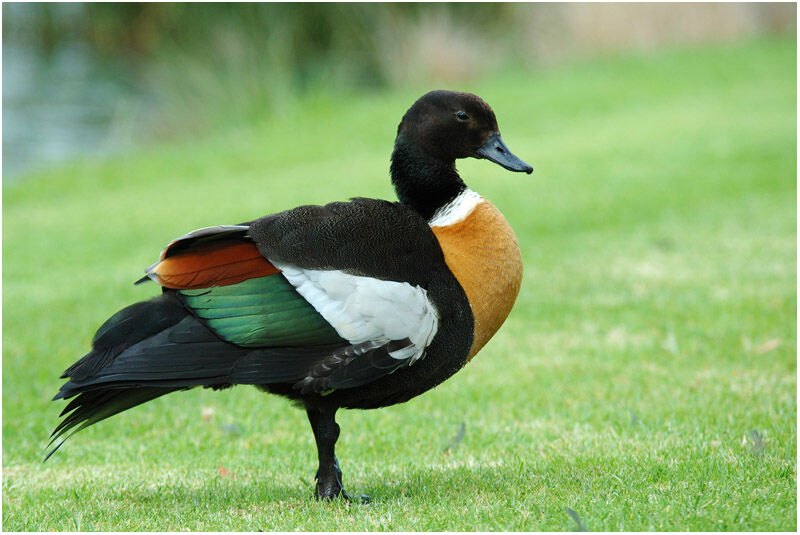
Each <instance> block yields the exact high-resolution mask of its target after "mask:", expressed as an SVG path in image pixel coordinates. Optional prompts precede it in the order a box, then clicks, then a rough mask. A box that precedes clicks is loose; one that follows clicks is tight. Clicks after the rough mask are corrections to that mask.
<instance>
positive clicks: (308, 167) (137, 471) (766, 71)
mask: <svg viewBox="0 0 800 535" xmlns="http://www.w3.org/2000/svg"><path fill="white" fill-rule="evenodd" d="M795 66H796V53H795V41H794V39H785V40H776V41H758V42H750V43H742V44H738V45H726V46H717V47H706V48H697V49H682V50H673V51H667V52H662V53H658V54H653V55H647V56H619V57H607V58H602V59H598V60H594V61H588V60H587V61H585V62H579V63H575V64H572V65H568V66H565V67H561V68H558V69H552V70H546V71H541V72H538V71H537V72H532V73H530V72H529V73H522V72H517V73H508V74H506V75H504V76H498V77H496V78H493V79H491V80H486V81H484V82H482V83H480V84H477V85H475V86H474V87H469V88H465V89H468V90H472V91H474V92H476V93H478V94H480V95H482V96H484V98H486V99H487V101H488V102H490V103H491V104H492V105H493V107H494V109H495V112H496V113H497V116H498V119H499V123H500V126H501V129H502V132H503V136H504V139H505V141H506V142H507V143H508V145H509V147H510V148H511V150H513V151H514V152H515V153H516V154H517V155H518V156H520V157H521V158H523V159H525V160H527V161H529V162H530V163H532V164H533V166H534V168H535V172H534V174H533V175H532V176H526V175H518V174H510V173H507V172H505V171H503V170H502V169H500V168H499V167H497V166H494V165H491V164H490V163H488V162H485V161H475V160H470V161H464V162H460V164H459V169H460V170H461V172H462V175H463V176H464V177H465V179H466V181H467V183H468V184H469V185H470V186H471V187H472V188H473V189H475V190H476V191H479V192H481V193H482V194H483V195H484V196H486V197H488V198H490V199H491V200H492V201H493V202H494V203H495V204H496V205H497V206H498V207H499V208H500V209H501V210H502V211H503V212H504V213H505V214H506V216H507V217H508V219H509V221H510V222H511V224H512V226H513V227H514V228H515V230H516V232H517V236H518V237H519V241H520V246H521V248H522V254H523V260H524V262H525V270H526V271H525V279H524V282H523V287H522V291H521V294H520V296H519V300H518V302H517V305H516V308H515V309H514V311H513V312H512V314H511V316H510V318H509V320H508V321H507V323H506V324H505V326H504V327H503V329H501V331H500V332H499V333H498V335H497V336H496V337H495V339H494V340H493V341H492V342H491V343H490V344H489V345H488V346H487V347H486V348H485V349H484V350H483V351H482V352H481V354H480V355H479V356H478V357H477V358H476V359H475V360H474V361H473V362H472V363H471V364H470V365H469V366H467V368H466V369H464V370H462V371H461V372H460V373H459V374H457V375H456V376H455V377H454V378H452V379H451V380H449V381H448V382H446V383H445V384H443V385H441V386H440V387H438V388H437V389H435V390H434V391H432V392H429V393H427V394H425V395H423V396H421V397H419V398H417V399H415V400H412V401H411V402H409V403H406V404H404V405H401V406H397V407H391V408H387V409H383V410H380V411H368V412H355V411H351V412H347V411H341V412H340V414H339V418H338V419H339V423H340V424H341V426H342V436H341V439H340V441H339V446H338V451H337V453H338V454H339V459H340V461H341V463H342V468H343V471H344V478H345V484H346V486H347V487H348V488H349V490H350V491H352V492H355V493H365V494H369V495H371V496H372V497H373V499H374V501H373V503H372V504H371V505H369V506H357V505H348V504H346V503H322V504H321V503H317V502H315V501H314V500H312V499H310V498H311V494H312V490H313V471H314V469H315V448H314V446H313V439H312V435H311V431H310V428H309V426H308V424H307V422H306V419H305V415H304V414H303V412H302V411H299V410H297V409H295V408H293V407H292V406H291V405H290V404H289V403H287V402H286V401H285V400H283V399H281V398H277V397H271V396H267V395H264V394H261V393H259V392H257V391H256V390H255V389H252V388H245V387H240V388H236V389H233V390H231V391H225V392H211V391H205V390H193V391H190V392H184V393H178V394H173V395H170V396H168V397H166V398H162V399H160V400H157V401H155V402H152V403H149V404H147V405H145V406H142V407H139V408H136V409H134V410H132V411H130V412H128V413H125V414H122V415H119V416H117V417H114V418H113V419H111V420H108V421H106V422H103V423H101V424H99V425H97V426H95V427H93V428H90V429H88V430H86V431H84V432H82V433H80V434H78V435H76V436H75V437H73V438H72V439H71V440H70V441H69V442H68V443H67V444H66V445H65V447H64V448H63V449H62V451H60V452H59V453H58V454H56V455H55V456H54V457H53V458H52V459H51V460H50V461H48V462H47V463H46V464H42V463H41V459H42V453H43V450H44V446H45V444H46V442H47V435H48V434H49V431H50V430H51V429H52V428H53V426H54V424H55V423H56V421H57V414H58V412H59V411H60V409H61V408H62V406H63V403H50V402H49V399H50V397H51V396H52V395H53V394H54V393H55V392H56V391H57V389H58V387H59V385H60V381H59V379H58V375H59V374H60V372H61V371H62V370H63V369H64V368H65V367H66V366H67V365H68V364H70V363H71V362H73V361H74V360H75V359H76V358H77V357H79V356H81V355H82V354H83V353H84V352H85V350H86V348H87V347H88V343H89V341H90V339H91V336H92V334H93V332H94V330H95V329H96V328H97V327H98V326H99V325H100V324H101V323H102V321H103V320H105V318H106V317H108V316H109V315H110V314H111V313H113V312H115V311H116V310H118V309H119V308H121V307H123V306H125V305H126V304H128V303H130V302H132V301H134V300H140V299H144V298H147V297H148V296H150V295H153V294H154V293H155V292H156V291H157V290H156V288H155V287H154V286H152V285H143V286H136V287H134V286H132V285H131V282H132V281H134V280H135V279H137V278H138V277H139V276H140V275H141V273H142V269H143V268H144V267H145V266H147V265H149V264H150V263H151V262H152V261H153V260H154V259H155V258H156V256H157V254H158V252H159V251H160V249H161V248H162V247H163V246H164V245H165V244H166V243H167V242H168V241H169V240H170V239H172V238H174V237H176V236H178V235H180V234H182V233H184V232H185V231H187V230H190V229H193V228H197V227H202V226H208V225H214V224H220V223H237V222H240V221H244V220H248V219H251V218H255V217H258V216H260V215H263V214H266V213H270V212H273V211H277V210H281V209H285V208H289V207H292V206H295V205H298V204H302V203H321V202H326V201H330V200H336V199H345V198H348V197H350V196H355V195H362V196H379V197H384V198H393V193H392V191H391V189H390V186H389V184H388V179H387V177H388V157H389V153H390V150H391V144H392V141H393V136H394V132H395V126H396V124H397V122H398V121H399V119H400V117H401V115H402V113H403V112H404V111H405V109H406V108H407V107H408V106H409V105H410V103H411V102H412V101H413V100H414V99H415V98H416V97H417V96H418V95H419V94H421V92H422V91H423V90H424V89H425V88H418V89H416V90H411V89H408V90H403V91H397V92H393V93H390V94H384V95H380V96H371V97H356V96H351V97H347V98H346V99H345V100H344V101H343V102H338V101H336V100H334V99H331V98H323V97H319V98H317V99H316V100H311V101H308V102H306V103H305V104H304V105H303V106H301V107H300V108H299V110H298V111H297V112H292V113H291V114H289V115H287V116H284V117H281V118H279V119H276V120H274V121H272V122H270V123H269V124H261V125H258V126H254V127H252V128H250V129H239V130H232V131H224V132H219V133H218V134H216V135H214V136H213V137H208V138H205V139H204V140H202V141H197V142H192V143H183V144H173V145H171V146H165V147H163V148H150V149H147V150H141V151H139V152H137V153H135V154H130V155H123V156H119V157H114V158H110V159H108V160H106V161H85V162H74V163H71V164H69V165H65V166H62V167H59V168H55V169H52V170H50V171H47V172H41V173H39V174H37V175H36V176H31V177H29V178H28V179H26V180H24V181H22V182H20V183H18V184H14V185H10V186H8V187H6V188H4V190H3V195H4V199H3V258H4V262H3V312H4V315H3V528H4V529H5V530H132V529H136V530H156V531H159V530H168V531H169V530H186V529H191V530H245V531H251V530H309V531H315V530H396V531H404V530H572V529H578V528H579V527H585V528H588V529H591V530H631V531H636V530H781V531H783V530H786V531H794V530H796V528H797V522H796V501H797V490H796V481H797V479H796V478H797V474H796V451H797V428H796V421H797V420H796V415H797V401H796V399H797V398H796V392H797V391H796V388H797V384H796V359H795V355H796V347H797V333H796V299H797V289H796V273H797V265H796V252H797V248H796V223H797V214H796V199H797V190H796V182H795V179H796V166H797V161H796V115H797V113H796V104H795V103H796V100H795V98H796V97H795V96H796V78H795ZM204 411H205V412H204ZM204 415H205V417H204ZM462 423H464V425H465V435H464V438H463V441H461V442H460V443H459V444H458V445H457V447H455V448H454V449H450V450H447V451H445V449H446V447H447V445H448V444H449V443H450V442H451V441H452V440H453V438H454V437H455V436H456V435H457V434H458V432H459V429H460V427H461V424H462ZM220 467H222V468H223V469H224V470H221V469H220Z"/></svg>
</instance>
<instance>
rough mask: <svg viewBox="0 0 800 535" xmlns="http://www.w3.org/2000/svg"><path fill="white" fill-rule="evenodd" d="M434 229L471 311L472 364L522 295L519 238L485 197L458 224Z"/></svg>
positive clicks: (448, 265) (433, 227)
mask: <svg viewBox="0 0 800 535" xmlns="http://www.w3.org/2000/svg"><path fill="white" fill-rule="evenodd" d="M431 230H432V231H433V233H434V235H436V238H437V239H438V240H439V245H440V246H441V248H442V252H443V253H444V259H445V262H446V263H447V267H449V268H450V271H452V272H453V275H455V277H456V279H457V280H458V282H459V284H461V287H462V288H463V289H464V292H465V293H466V294H467V299H468V300H469V302H470V306H471V307H472V314H473V316H474V318H475V331H474V337H473V341H472V347H471V348H470V351H469V355H468V356H467V360H471V359H472V357H473V356H475V354H476V353H477V352H478V351H479V350H480V349H481V348H482V347H483V346H484V345H485V344H486V342H488V341H489V339H490V338H491V337H492V336H493V335H494V333H495V332H497V330H498V329H499V328H500V326H501V325H502V324H503V322H504V321H505V319H506V317H507V316H508V313H509V312H511V307H512V306H514V301H515V300H516V298H517V294H518V293H519V288H520V285H521V284H522V258H521V256H520V252H519V245H518V244H517V238H516V236H515V235H514V231H513V230H512V229H511V226H510V225H509V224H508V221H506V218H505V217H503V214H501V213H500V211H499V210H498V209H497V208H495V206H494V205H493V204H491V203H490V202H488V201H486V200H485V199H481V200H480V202H478V203H477V204H476V205H475V207H474V209H472V211H471V212H470V213H469V214H467V215H466V216H465V217H464V218H463V219H461V220H460V221H456V222H454V223H452V224H449V225H446V226H432V227H431Z"/></svg>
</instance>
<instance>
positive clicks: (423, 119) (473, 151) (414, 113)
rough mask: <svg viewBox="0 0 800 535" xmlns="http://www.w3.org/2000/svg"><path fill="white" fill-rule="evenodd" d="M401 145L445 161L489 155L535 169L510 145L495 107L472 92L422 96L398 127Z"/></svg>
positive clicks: (514, 167) (511, 167) (512, 166)
mask: <svg viewBox="0 0 800 535" xmlns="http://www.w3.org/2000/svg"><path fill="white" fill-rule="evenodd" d="M398 144H404V145H409V146H413V147H415V148H418V149H420V150H421V151H422V152H424V153H425V154H426V155H427V156H429V157H432V158H434V159H436V160H439V161H441V162H445V163H452V162H453V161H455V160H456V159H458V158H470V157H471V158H485V159H487V160H491V161H493V162H494V163H496V164H498V165H501V166H503V167H504V168H506V169H508V170H509V171H516V172H525V173H531V172H532V171H533V167H531V166H530V165H528V164H527V163H525V162H523V161H522V160H520V159H519V158H517V157H516V156H514V154H513V153H512V152H511V151H510V150H508V147H506V145H505V143H504V142H503V138H501V137H500V130H499V128H498V127H497V119H495V116H494V112H493V111H492V108H490V107H489V105H488V104H487V103H486V102H484V101H483V100H482V99H481V98H480V97H478V96H476V95H473V94H471V93H459V92H455V91H443V90H439V91H431V92H430V93H427V94H425V95H423V96H422V97H420V98H419V100H417V101H416V102H415V103H414V104H413V105H412V106H411V108H409V110H408V111H407V112H406V114H405V115H404V116H403V120H402V121H401V122H400V126H398V128H397V141H396V142H395V145H398Z"/></svg>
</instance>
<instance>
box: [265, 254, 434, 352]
mask: <svg viewBox="0 0 800 535" xmlns="http://www.w3.org/2000/svg"><path fill="white" fill-rule="evenodd" d="M270 262H272V264H273V265H274V266H275V267H277V268H278V269H280V270H281V271H282V272H283V275H284V277H286V279H287V280H288V281H289V282H290V283H291V284H292V285H293V286H294V287H295V289H296V290H297V291H298V293H299V294H300V295H302V296H303V297H304V298H305V299H306V301H308V302H309V303H311V306H313V307H314V308H315V309H316V310H317V312H319V313H320V314H321V315H322V317H323V318H325V320H326V321H327V322H328V323H330V324H331V326H333V328H334V329H336V332H337V333H339V336H341V337H342V338H344V339H345V340H348V341H349V342H350V343H351V344H361V343H364V342H374V343H377V344H379V345H384V344H388V343H389V342H390V341H392V340H405V339H408V340H410V343H409V344H408V345H406V346H403V347H401V348H399V349H396V350H394V351H391V352H390V353H389V355H390V356H391V357H392V358H395V359H398V360H405V359H410V360H409V364H413V363H414V362H416V361H417V360H418V359H419V358H420V357H422V355H423V354H424V353H425V348H427V347H428V345H429V344H430V343H431V340H433V337H434V335H435V334H436V330H437V329H438V327H439V314H438V312H437V311H436V308H435V307H434V306H433V303H431V301H430V299H428V292H426V291H425V290H424V289H423V288H420V287H419V286H411V285H410V284H408V283H405V282H394V281H383V280H378V279H373V278H371V277H361V276H358V275H349V274H347V273H344V272H342V271H335V270H331V271H324V270H315V269H303V268H298V267H295V266H292V265H288V264H282V263H280V262H274V261H272V260H270Z"/></svg>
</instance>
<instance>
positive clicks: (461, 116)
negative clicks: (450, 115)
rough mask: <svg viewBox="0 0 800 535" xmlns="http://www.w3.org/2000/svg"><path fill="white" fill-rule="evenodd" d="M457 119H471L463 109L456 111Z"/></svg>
mask: <svg viewBox="0 0 800 535" xmlns="http://www.w3.org/2000/svg"><path fill="white" fill-rule="evenodd" d="M456 119H458V120H459V121H468V120H469V115H467V114H466V113H464V112H463V111H457V112H456Z"/></svg>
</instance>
